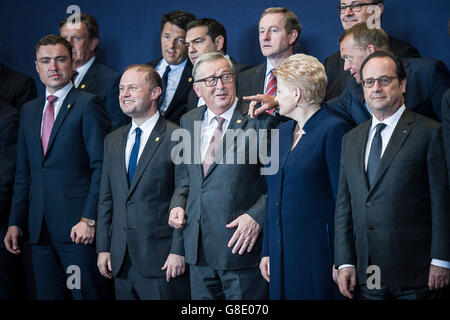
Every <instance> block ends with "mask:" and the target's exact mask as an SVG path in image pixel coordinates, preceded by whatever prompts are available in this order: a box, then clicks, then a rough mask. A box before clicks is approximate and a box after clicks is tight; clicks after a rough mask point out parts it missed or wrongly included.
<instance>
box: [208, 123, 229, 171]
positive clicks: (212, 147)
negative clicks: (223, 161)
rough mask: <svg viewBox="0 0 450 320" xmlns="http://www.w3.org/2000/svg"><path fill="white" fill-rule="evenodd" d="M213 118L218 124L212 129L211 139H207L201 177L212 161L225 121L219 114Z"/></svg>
mask: <svg viewBox="0 0 450 320" xmlns="http://www.w3.org/2000/svg"><path fill="white" fill-rule="evenodd" d="M214 118H215V119H216V120H217V122H218V125H217V127H216V128H215V129H214V132H213V135H212V137H211V140H210V141H209V145H208V149H206V154H205V158H204V159H203V177H205V176H206V173H207V172H208V169H209V167H210V166H211V163H213V162H214V157H215V156H216V148H217V145H218V144H219V142H220V140H222V133H223V123H224V122H225V119H224V118H222V117H219V116H216V117H214Z"/></svg>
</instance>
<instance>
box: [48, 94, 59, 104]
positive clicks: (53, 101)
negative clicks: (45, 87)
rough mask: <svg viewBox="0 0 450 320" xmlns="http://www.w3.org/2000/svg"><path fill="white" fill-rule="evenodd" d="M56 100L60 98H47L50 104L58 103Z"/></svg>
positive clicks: (51, 96)
mask: <svg viewBox="0 0 450 320" xmlns="http://www.w3.org/2000/svg"><path fill="white" fill-rule="evenodd" d="M56 100H58V97H57V96H53V95H50V96H48V97H47V101H48V102H49V103H50V104H54V103H55V102H56Z"/></svg>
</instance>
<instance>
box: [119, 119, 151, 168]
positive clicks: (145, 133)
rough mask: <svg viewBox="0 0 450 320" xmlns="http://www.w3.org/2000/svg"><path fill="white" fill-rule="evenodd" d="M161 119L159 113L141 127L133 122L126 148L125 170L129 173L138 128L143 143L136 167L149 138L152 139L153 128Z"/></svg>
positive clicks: (140, 146)
mask: <svg viewBox="0 0 450 320" xmlns="http://www.w3.org/2000/svg"><path fill="white" fill-rule="evenodd" d="M158 119H159V112H158V111H157V112H156V113H155V114H154V115H153V116H152V117H151V118H150V119H148V120H146V121H145V122H144V123H143V124H141V125H140V126H138V125H136V123H135V122H134V120H132V121H131V128H130V131H128V137H127V144H126V147H125V168H126V169H127V172H128V164H129V162H130V154H131V150H132V149H133V146H134V142H135V140H136V131H135V130H136V128H137V127H139V128H140V129H141V130H142V132H141V143H140V145H139V152H138V157H137V162H136V166H137V164H138V163H139V159H140V157H141V154H142V151H144V148H145V145H146V144H147V141H148V138H149V137H150V134H151V133H152V131H153V128H154V127H155V125H156V122H158Z"/></svg>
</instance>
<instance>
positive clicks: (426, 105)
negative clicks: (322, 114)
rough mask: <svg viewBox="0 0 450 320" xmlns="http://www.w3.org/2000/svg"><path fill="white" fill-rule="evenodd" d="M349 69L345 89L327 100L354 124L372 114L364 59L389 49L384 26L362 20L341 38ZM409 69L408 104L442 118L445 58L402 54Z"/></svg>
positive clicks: (448, 80) (449, 83) (449, 77)
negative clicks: (364, 81) (364, 82)
mask: <svg viewBox="0 0 450 320" xmlns="http://www.w3.org/2000/svg"><path fill="white" fill-rule="evenodd" d="M339 42H340V47H341V51H340V52H341V55H342V57H343V58H344V59H345V70H348V71H349V72H350V74H351V75H352V76H353V77H352V78H350V79H348V80H347V86H346V88H345V90H344V92H343V93H342V94H341V95H339V96H338V97H336V98H334V99H332V100H330V101H327V105H328V107H329V108H330V110H331V111H332V112H334V113H336V114H337V115H338V116H340V117H342V118H343V119H345V120H347V121H348V122H349V123H351V124H353V125H359V124H361V123H363V122H365V121H367V120H368V119H370V117H371V111H370V109H369V108H368V106H367V105H366V104H365V101H364V95H363V89H362V87H361V84H360V82H361V79H360V77H359V74H360V72H359V71H360V69H361V64H362V61H363V60H364V59H365V58H366V57H367V56H369V54H371V53H373V52H375V51H377V50H389V45H388V36H387V34H386V33H385V32H384V31H383V30H382V29H370V28H368V27H367V25H366V24H365V23H359V24H356V25H354V26H353V27H351V28H350V29H347V30H346V31H345V32H344V33H343V34H342V35H341V36H340V38H339ZM400 61H401V62H402V64H403V67H404V68H405V69H406V78H407V84H406V86H407V89H408V90H406V93H405V102H406V104H407V105H408V108H410V109H411V110H413V111H415V112H417V113H420V114H422V115H424V116H427V117H429V118H432V119H435V120H439V121H440V120H441V102H442V96H443V95H444V93H445V91H446V90H447V89H448V88H449V87H450V73H449V72H448V69H447V67H446V66H445V65H444V63H442V62H441V61H438V60H435V59H425V58H400Z"/></svg>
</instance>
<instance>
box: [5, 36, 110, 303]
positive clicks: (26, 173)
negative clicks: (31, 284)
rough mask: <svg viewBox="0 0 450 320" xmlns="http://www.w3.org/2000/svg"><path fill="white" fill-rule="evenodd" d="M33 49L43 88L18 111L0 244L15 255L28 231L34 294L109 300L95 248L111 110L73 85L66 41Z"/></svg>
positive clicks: (53, 39) (51, 39) (50, 40)
mask: <svg viewBox="0 0 450 320" xmlns="http://www.w3.org/2000/svg"><path fill="white" fill-rule="evenodd" d="M35 54H36V61H35V64H36V71H37V72H38V74H39V78H40V79H41V81H42V83H43V84H44V85H45V87H46V92H45V95H44V96H41V97H39V98H36V99H34V100H31V101H29V102H27V103H26V104H25V105H23V107H22V110H21V118H20V128H19V139H18V143H17V169H16V175H15V181H14V193H13V198H12V205H11V210H10V217H9V227H8V231H7V233H6V236H5V239H4V243H5V246H6V249H7V250H8V251H10V252H11V253H13V254H18V253H20V251H21V249H20V245H19V242H18V239H19V235H20V234H21V233H23V232H25V231H26V230H28V233H29V238H30V240H29V241H30V243H31V252H32V259H33V272H34V276H35V279H36V291H37V292H36V293H37V299H45V300H46V299H64V298H67V297H68V296H71V297H72V298H73V299H77V300H79V299H104V298H109V297H110V295H109V292H108V288H107V285H106V283H105V282H104V279H102V277H101V275H100V273H99V271H98V269H97V268H96V265H95V261H96V252H95V245H93V242H94V237H95V225H96V220H97V206H98V192H99V186H100V176H101V170H102V157H103V148H102V146H103V138H104V136H105V134H106V133H107V132H108V131H109V130H110V122H109V119H108V115H107V113H106V111H105V110H104V108H103V106H102V104H101V101H100V98H98V97H97V96H94V95H92V94H89V93H85V92H83V91H79V90H77V89H75V88H73V85H72V82H71V81H70V80H71V78H72V46H71V45H70V43H69V42H67V41H66V40H65V39H64V38H62V37H60V36H56V35H48V36H46V37H44V38H42V39H41V40H40V41H39V42H38V43H37V45H36V47H35ZM27 227H28V228H27Z"/></svg>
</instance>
